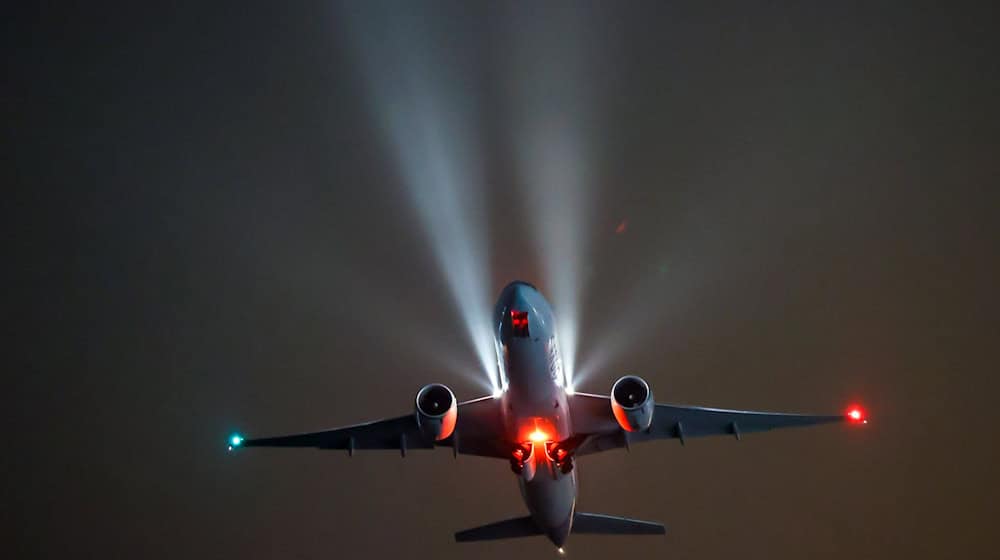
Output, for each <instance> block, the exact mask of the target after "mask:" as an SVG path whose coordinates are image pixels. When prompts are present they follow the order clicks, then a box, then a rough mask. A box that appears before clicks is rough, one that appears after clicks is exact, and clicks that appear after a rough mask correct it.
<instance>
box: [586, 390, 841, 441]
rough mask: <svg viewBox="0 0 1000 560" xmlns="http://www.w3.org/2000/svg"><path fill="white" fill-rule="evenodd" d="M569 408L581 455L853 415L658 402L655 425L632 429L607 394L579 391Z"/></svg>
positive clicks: (809, 424) (788, 426)
mask: <svg viewBox="0 0 1000 560" xmlns="http://www.w3.org/2000/svg"><path fill="white" fill-rule="evenodd" d="M569 409H570V415H571V418H572V421H573V431H574V438H576V440H577V441H579V444H578V446H577V447H576V450H575V454H576V455H588V454H591V453H599V452H601V451H606V450H609V449H617V448H620V447H628V446H629V445H631V444H632V443H639V442H643V441H650V440H654V439H679V440H680V442H681V443H682V444H683V443H684V440H685V439H687V438H695V437H703V436H721V435H729V436H733V437H735V438H737V439H740V438H741V437H742V435H743V434H749V433H753V432H764V431H768V430H775V429H779V428H794V427H799V426H813V425H816V424H827V423H832V422H844V421H847V420H848V419H849V418H848V417H847V416H846V415H843V414H837V415H820V416H815V415H808V414H787V413H781V412H753V411H746V410H725V409H721V408H704V407H699V406H680V405H672V404H657V405H656V409H655V411H654V412H653V421H652V423H651V424H650V426H649V429H647V430H644V431H640V432H626V431H624V430H623V429H622V428H621V426H619V425H618V422H617V420H615V417H614V414H613V413H612V412H611V401H610V398H609V397H607V396H603V395H590V394H586V393H576V394H575V395H572V396H570V397H569Z"/></svg>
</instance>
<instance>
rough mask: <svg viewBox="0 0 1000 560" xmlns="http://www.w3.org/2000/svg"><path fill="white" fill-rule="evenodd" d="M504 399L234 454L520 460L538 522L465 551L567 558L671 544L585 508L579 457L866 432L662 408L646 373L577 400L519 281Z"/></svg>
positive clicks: (428, 397)
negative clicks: (535, 552) (604, 548)
mask: <svg viewBox="0 0 1000 560" xmlns="http://www.w3.org/2000/svg"><path fill="white" fill-rule="evenodd" d="M493 328H494V333H493V334H494V342H495V347H496V353H497V365H498V367H499V383H498V385H499V390H498V391H496V392H494V394H492V395H487V396H484V397H480V398H477V399H472V400H469V401H465V402H461V403H460V402H457V400H456V399H455V395H454V393H452V391H451V389H449V388H448V387H447V386H445V385H442V384H440V383H432V384H430V385H426V386H424V387H423V388H421V389H420V390H419V391H418V392H417V394H416V399H415V403H414V412H413V413H410V414H405V415H403V416H398V417H395V418H388V419H384V420H377V421H375V422H368V423H364V424H356V425H353V426H347V427H343V428H336V429H332V430H323V431H319V432H311V433H303V434H296V435H286V436H278V437H266V438H259V439H246V438H244V437H243V436H240V435H233V436H231V437H230V440H229V449H230V450H233V449H235V448H241V447H312V448H319V449H340V450H346V451H347V454H348V455H354V453H355V451H358V450H369V449H389V450H397V451H399V453H400V454H401V455H402V456H403V457H405V456H406V454H407V453H408V452H410V451H411V450H415V449H433V448H436V447H450V448H451V450H452V453H453V454H454V456H455V457H456V458H457V457H458V455H459V454H466V455H475V456H481V457H493V458H496V459H503V460H506V461H508V462H509V463H510V468H511V470H512V471H513V473H514V474H515V475H516V476H517V480H518V484H519V486H520V490H521V496H522V498H523V500H524V503H525V505H526V506H527V509H528V512H529V515H526V516H523V517H515V518H512V519H507V520H503V521H499V522H496V523H491V524H488V525H483V526H480V527H476V528H472V529H467V530H464V531H459V532H457V533H455V540H456V541H457V542H475V541H486V540H498V539H508V538H515V537H530V536H544V537H547V538H548V539H549V540H550V541H552V543H553V544H554V545H555V546H556V547H557V548H558V551H559V552H560V553H563V552H564V549H563V547H564V544H565V543H566V540H567V538H568V537H569V535H570V533H573V534H601V535H662V534H665V532H666V530H665V528H664V526H663V525H661V524H659V523H655V522H652V521H642V520H638V519H628V518H624V517H616V516H610V515H600V514H594V513H584V512H579V511H576V499H577V477H576V475H577V472H576V470H575V469H574V466H575V463H576V460H577V459H578V458H581V457H584V456H586V455H591V454H594V453H600V452H602V451H607V450H611V449H619V448H623V447H624V448H626V449H627V448H629V447H630V446H631V445H633V444H637V443H641V442H646V441H651V440H659V439H677V440H679V441H680V443H681V444H684V442H685V441H686V440H687V439H689V438H697V437H702V436H715V435H728V436H731V437H735V438H736V439H741V438H742V437H743V435H744V434H750V433H754V432H762V431H767V430H773V429H778V428H792V427H798V426H811V425H817V424H827V423H833V422H847V423H851V424H866V423H867V422H868V420H867V418H866V415H865V412H864V411H863V410H862V409H861V408H860V407H858V406H852V407H850V408H849V410H848V411H847V413H846V414H831V415H822V416H813V415H804V414H789V413H775V412H752V411H743V410H724V409H719V408H703V407H697V406H681V405H674V404H660V403H657V402H656V401H655V400H654V399H653V392H652V390H651V389H650V386H649V384H648V383H647V382H646V381H645V380H644V379H642V378H641V377H638V376H636V375H626V376H624V377H621V378H620V379H618V380H617V381H615V383H614V384H613V385H612V386H611V391H610V394H608V395H594V394H587V393H579V392H575V391H574V390H573V389H572V387H569V386H567V385H566V378H565V375H564V371H563V367H562V358H561V354H560V352H559V346H558V343H557V338H556V331H555V321H554V315H553V311H552V308H551V306H550V305H549V303H548V302H547V301H546V299H545V297H544V296H542V294H541V293H540V292H539V291H538V290H537V289H536V288H535V287H534V286H533V285H531V284H529V283H527V282H523V281H515V282H512V283H510V284H508V285H507V286H506V287H505V288H504V289H503V291H502V292H501V293H500V297H499V299H498V301H497V304H496V307H495V310H494V315H493Z"/></svg>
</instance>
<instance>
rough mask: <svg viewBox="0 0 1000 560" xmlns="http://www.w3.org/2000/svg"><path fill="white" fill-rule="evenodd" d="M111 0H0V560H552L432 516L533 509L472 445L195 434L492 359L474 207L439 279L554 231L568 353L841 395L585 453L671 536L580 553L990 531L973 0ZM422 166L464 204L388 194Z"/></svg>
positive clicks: (687, 392) (717, 388)
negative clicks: (854, 409) (569, 292)
mask: <svg viewBox="0 0 1000 560" xmlns="http://www.w3.org/2000/svg"><path fill="white" fill-rule="evenodd" d="M137 4H143V5H142V6H138V5H136V6H131V5H130V6H128V7H120V8H111V7H93V6H90V5H89V3H80V4H78V5H73V4H70V3H66V4H64V5H62V6H55V5H47V6H46V7H38V6H20V7H18V8H16V11H13V12H12V11H8V12H7V13H5V17H4V18H3V21H2V24H0V25H2V26H3V27H2V31H0V42H2V44H3V62H4V68H5V72H4V80H3V81H2V84H3V86H2V104H0V108H2V112H3V114H2V118H0V126H2V127H3V131H4V134H3V136H4V139H5V140H6V141H5V142H4V143H5V144H6V148H5V149H4V157H3V166H2V167H3V184H4V186H5V187H6V188H5V189H4V196H3V205H2V207H3V209H4V212H3V214H4V216H5V217H4V219H3V221H2V223H3V231H4V235H3V239H4V245H5V250H4V255H5V258H4V261H5V263H6V266H5V267H4V270H5V274H4V276H5V279H6V280H7V282H5V284H6V285H7V287H6V288H5V289H4V290H3V291H4V297H3V301H4V302H5V303H4V306H3V308H4V310H5V313H4V318H5V321H4V325H5V327H4V336H3V338H4V340H5V344H4V347H5V350H4V356H5V359H4V362H3V370H4V373H5V375H4V379H5V383H4V387H5V389H4V391H3V400H2V404H3V406H2V411H3V412H2V418H4V420H5V422H4V424H5V426H4V428H5V430H4V435H5V440H6V441H5V444H4V451H3V452H2V453H0V457H2V458H0V464H2V466H3V472H4V475H3V484H2V488H3V494H2V496H0V498H2V499H0V503H2V507H0V512H2V516H3V517H2V527H3V533H5V535H4V536H3V539H2V544H0V555H2V556H4V557H8V558H55V557H62V558H79V557H84V558H109V557H110V558H126V557H148V558H303V559H305V558H310V559H311V558H317V559H318V558H338V557H343V558H347V557H358V558H364V557H375V558H391V557H401V556H405V557H409V558H431V557H433V558H460V557H468V556H469V555H475V556H476V557H478V558H481V559H483V560H487V559H493V558H496V559H501V558H503V559H509V558H524V557H531V558H550V557H554V554H555V553H554V552H553V551H552V547H551V544H550V543H548V542H547V541H545V540H544V539H543V538H540V537H539V538H533V539H523V540H511V541H500V542H492V543H483V544H473V545H462V546H459V545H456V544H455V543H453V540H452V534H453V532H454V531H457V530H460V529H465V528H468V527H472V526H476V525H481V524H484V523H488V522H492V521H497V520H500V519H504V518H508V517H514V516H520V515H524V514H525V512H526V511H525V509H524V506H523V505H522V504H521V501H520V497H519V495H518V492H517V485H516V481H515V479H514V477H513V476H512V475H511V474H510V472H509V469H508V465H507V464H506V463H505V462H503V461H496V460H490V459H480V458H471V457H461V458H460V459H459V460H458V461H457V462H456V461H454V460H453V459H452V457H451V453H450V451H448V450H438V451H435V452H429V453H417V452H413V453H410V455H409V456H408V457H407V458H406V459H401V458H400V457H399V454H398V453H395V452H369V453H359V454H357V455H356V456H355V457H354V458H351V459H348V457H347V456H346V454H344V453H340V452H321V451H315V450H266V449H265V450H244V451H242V452H240V453H237V454H229V453H227V452H226V450H225V444H224V442H225V438H226V436H227V435H228V434H229V433H231V432H232V431H233V430H242V431H244V432H245V433H248V434H251V435H259V436H263V435H273V434H281V433H293V432H297V431H305V430H313V429H321V428H328V427H333V426H338V425H343V424H350V423H355V422H359V421H363V420H371V419H377V418H380V417H385V416H394V415H399V414H405V413H407V412H409V411H410V410H412V406H413V405H412V403H413V397H414V394H415V392H416V391H417V390H418V389H419V387H420V386H422V385H424V384H426V383H430V382H434V381H439V382H444V383H446V384H448V385H449V386H451V387H452V389H453V390H454V391H455V393H456V394H457V395H458V397H459V398H460V399H463V400H464V399H468V398H473V397H477V396H480V395H482V394H484V393H485V392H486V390H485V389H484V376H483V375H482V373H481V372H480V371H479V368H478V366H477V359H476V356H475V351H474V349H473V348H472V347H471V345H470V344H469V342H468V337H467V336H466V332H465V330H464V328H463V322H462V316H461V313H460V311H459V310H458V308H456V306H455V304H454V300H455V296H454V287H453V286H452V285H451V284H450V283H449V281H448V278H449V276H448V275H447V274H446V273H445V272H443V270H448V271H452V270H462V269H461V266H464V265H463V264H462V263H458V262H452V261H453V259H457V258H459V257H460V255H459V254H457V253H452V252H450V251H447V250H446V251H443V254H444V256H443V257H442V256H441V254H442V251H437V252H436V250H435V247H437V245H435V243H438V244H440V242H442V239H444V240H445V241H447V240H449V239H450V240H455V239H466V238H468V239H474V238H477V236H478V238H481V239H483V240H485V241H484V244H483V246H482V247H480V248H479V249H474V250H473V251H472V253H471V254H474V255H477V256H478V257H479V258H480V259H481V260H482V261H483V263H484V266H483V267H481V268H482V270H481V271H480V272H481V273H482V281H481V282H478V283H477V284H476V285H475V286H471V288H470V289H471V291H472V292H473V293H477V294H480V293H481V294H485V297H486V298H487V299H485V300H477V301H475V302H470V305H474V306H475V305H479V306H483V305H485V306H489V305H492V299H493V298H495V297H496V294H497V293H498V291H499V290H500V288H501V287H502V286H503V285H504V284H506V283H507V282H508V281H510V280H513V279H516V278H521V279H524V280H528V281H533V282H535V283H537V284H538V286H539V288H540V289H541V290H542V291H543V292H546V293H552V292H553V291H558V290H553V289H552V286H551V285H549V284H547V276H546V273H545V270H548V269H552V268H556V269H559V270H564V271H565V270H568V269H565V268H562V269H560V268H559V267H561V266H563V264H564V263H565V264H566V266H570V265H574V266H576V268H577V269H578V270H577V271H576V272H574V274H572V275H569V277H570V278H572V279H573V280H574V285H575V286H576V287H577V289H578V290H579V302H580V308H579V314H578V315H579V317H578V319H579V321H578V323H579V344H578V346H579V352H578V356H579V359H578V364H579V365H583V364H585V363H586V362H587V361H588V356H590V357H591V358H592V359H591V361H590V363H591V364H597V365H594V366H593V367H592V370H593V371H589V372H588V373H587V374H586V377H585V378H583V379H580V383H579V385H580V387H579V388H580V389H581V390H585V391H589V392H599V393H606V392H608V391H609V389H610V386H611V383H612V382H613V381H614V379H616V378H617V377H619V376H620V375H623V374H625V373H636V374H639V375H642V376H643V377H645V378H646V379H647V380H648V381H649V382H650V384H651V386H652V388H653V391H654V392H655V394H656V396H657V398H658V400H660V401H663V402H676V403H688V404H703V405H707V406H719V407H731V408H747V409H760V410H786V411H801V412H815V413H838V412H841V411H842V410H844V408H845V407H846V406H847V405H848V404H849V403H851V402H855V401H856V402H861V403H863V404H865V405H866V406H867V407H868V409H869V410H870V414H871V416H872V418H873V422H872V423H871V424H870V425H869V426H867V427H866V428H865V429H863V430H857V429H848V428H846V427H840V426H832V427H821V428H816V429H811V430H801V431H787V432H779V433H771V434H761V435H755V436H748V437H746V438H744V440H743V441H742V442H736V441H734V440H732V439H729V438H720V439H702V440H694V441H688V444H687V446H686V447H683V448H682V447H681V446H680V445H679V444H678V443H677V442H675V441H666V442H657V443H649V444H644V445H643V446H640V447H635V448H633V450H632V452H631V453H630V454H627V453H626V452H625V451H614V452H608V453H605V454H601V455H598V456H593V457H587V458H585V459H582V460H581V461H579V463H578V472H579V474H580V477H581V478H580V481H581V487H580V500H579V502H578V508H579V509H580V510H581V511H588V512H598V513H607V514H617V515H627V516H633V517H638V518H643V519H651V520H657V521H660V522H663V523H664V524H666V526H667V531H668V533H667V536H666V537H665V538H661V537H644V538H615V537H592V536H575V537H571V538H570V540H569V542H568V544H567V549H568V551H569V554H570V556H571V557H572V558H581V559H582V558H603V559H607V558H610V557H613V556H610V555H614V554H628V555H629V556H633V555H634V556H635V557H638V558H654V557H655V558H678V559H680V558H691V559H699V560H701V559H708V558H735V557H739V558H741V559H758V558H760V559H765V558H766V559H774V558H810V559H812V560H823V559H838V560H843V559H844V558H851V559H852V560H862V559H880V560H882V559H904V558H905V559H912V558H962V557H967V558H984V557H988V556H991V555H994V554H995V553H996V542H995V535H996V528H995V525H996V519H997V518H998V515H1000V509H998V503H1000V484H998V482H997V468H998V464H1000V456H998V455H1000V453H998V451H997V449H998V445H997V443H996V438H997V433H998V432H997V426H998V425H1000V413H998V410H997V408H998V403H1000V382H998V374H1000V370H998V365H997V364H998V363H1000V319H998V316H1000V305H998V296H997V291H998V289H1000V225H998V221H1000V195H998V193H997V189H998V188H1000V184H998V179H1000V164H998V159H1000V144H998V140H997V139H998V138H1000V130H998V128H1000V127H998V125H997V123H998V121H1000V110H998V106H997V99H1000V71H998V70H1000V69H998V60H1000V57H998V49H997V42H998V41H997V38H996V36H997V32H996V21H997V17H996V16H997V14H996V13H994V12H993V10H992V8H988V7H984V6H987V3H984V4H983V5H982V6H975V5H968V6H966V5H960V3H956V2H944V3H939V5H938V6H937V7H921V6H917V5H916V3H913V2H897V3H890V2H878V3H870V2H859V3H847V2H844V3H841V2H827V3H822V4H824V6H819V4H821V3H817V2H804V3H788V4H784V3H781V2H767V3H749V2H732V3H704V2H657V3H639V2H629V3H622V4H618V3H610V2H608V3H599V4H598V3H584V2H581V3H573V4H569V5H558V4H555V3H548V2H546V3H542V4H540V5H534V4H532V3H517V4H493V5H490V6H486V5H485V4H480V3H474V4H472V5H467V4H466V3H459V2H456V3H433V4H425V5H416V4H409V3H407V4H401V5H398V6H393V5H385V6H376V7H372V6H370V5H368V4H362V3H360V2H359V3H346V4H329V3H314V4H306V3H294V4H295V5H294V6H293V7H280V6H277V5H272V6H265V7H261V6H257V7H255V6H251V5H248V4H247V3H233V4H231V5H229V6H220V5H206V4H208V3H201V2H194V3H186V4H185V5H177V6H171V7H164V8H151V7H149V6H145V5H144V4H146V3H137ZM470 4H471V3H470ZM751 4H754V5H753V6H751ZM873 4H877V5H873ZM806 5H808V6H806ZM406 76H409V78H406ZM397 78H399V80H398V82H397V81H396V79H397ZM414 83H416V84H418V85H419V84H423V85H422V87H424V88H425V89H424V90H421V91H416V92H415V91H414V90H413V87H412V86H413V84H414ZM418 89H419V88H418ZM417 93H423V94H425V95H426V97H419V96H418V95H416V94H417ZM421 100H422V101H421ZM418 101H420V102H419V103H418ZM529 102H530V103H531V106H530V107H527V108H526V106H525V104H527V103H529ZM421 103H424V104H423V105H422V104H421ZM421 107H424V108H427V111H423V110H422V109H421ZM400 115H402V119H403V120H399V119H400V118H401V117H400ZM407 119H409V120H407ZM411 122H425V125H426V126H427V127H428V129H429V130H438V132H439V133H440V138H439V140H440V142H439V144H434V143H424V142H421V141H420V140H419V138H418V139H417V141H413V138H412V136H413V135H411V136H407V134H408V133H411V132H414V130H415V129H414V127H412V126H410V124H409V123H411ZM439 123H451V124H449V125H448V126H443V125H442V126H441V127H440V128H435V127H437V126H438V124H439ZM456 123H457V125H456ZM515 124H517V126H515ZM452 125H454V126H452ZM536 125H537V126H536ZM393 127H396V128H393ZM454 129H460V130H462V131H463V134H464V136H462V137H461V138H458V137H456V136H455V135H452V134H450V133H449V131H450V130H454ZM420 130H422V129H419V128H417V129H416V131H417V132H419V131H420ZM538 131H542V132H538ZM543 132H544V134H543ZM549 134H551V136H549ZM440 146H444V147H445V149H435V148H438V147H440ZM449 147H450V148H449ZM550 149H551V151H552V152H553V153H559V154H562V156H561V158H560V159H558V160H551V159H550V158H549V153H550V152H549V150H550ZM427 154H431V157H426V156H427ZM441 162H445V164H443V165H445V167H444V168H448V167H447V166H449V165H465V166H467V167H470V168H471V167H474V168H475V170H476V171H475V173H471V174H470V175H469V176H474V177H475V180H465V178H464V177H460V178H459V179H460V180H459V181H458V183H459V184H460V185H461V186H460V190H461V192H462V193H465V194H463V195H462V196H466V195H470V193H474V194H475V196H476V197H478V198H479V200H480V201H481V203H482V208H483V211H482V212H481V213H479V214H474V215H471V216H467V217H466V219H465V221H464V223H465V224H466V226H467V227H468V228H469V229H470V230H475V231H462V230H460V229H457V230H456V229H455V228H452V229H450V230H447V231H446V232H445V233H446V234H447V235H445V236H444V238H435V237H434V234H433V233H430V232H429V231H428V230H429V225H430V224H431V223H432V222H434V220H428V219H427V216H426V215H425V214H421V213H420V211H419V210H418V209H417V208H416V202H417V201H421V200H422V201H424V202H429V203H430V206H429V208H430V211H431V212H432V213H433V212H436V211H441V210H442V209H446V208H448V207H449V204H450V199H448V197H446V196H442V195H441V192H440V191H434V192H435V193H436V194H434V195H433V197H437V198H428V197H430V196H432V195H430V194H427V193H426V192H424V191H421V190H420V189H422V188H427V187H426V185H424V186H421V185H420V184H419V181H416V180H415V179H414V176H419V175H420V174H421V173H422V172H423V171H425V170H427V169H437V168H435V167H433V166H435V165H438V164H441ZM456 162H460V163H456ZM461 162H465V163H461ZM469 162H474V163H469ZM546 173H555V174H556V175H559V174H560V173H565V174H566V175H567V176H569V177H574V179H573V180H572V181H569V182H568V184H570V185H571V187H572V188H569V189H567V188H565V185H564V186H563V188H560V189H556V190H552V191H549V190H544V189H545V188H546V187H545V186H544V185H541V186H540V185H539V184H536V182H535V181H536V179H537V177H539V176H541V177H545V176H546ZM544 182H545V181H542V183H544ZM429 184H435V185H436V183H434V181H430V182H429ZM576 185H578V187H577V186H576ZM553 188H555V187H553ZM414 189H416V190H414ZM415 193H416V196H414V194H415ZM421 193H423V194H421ZM553 193H554V194H553ZM538 195H541V196H538ZM470 196H471V195H470ZM539 200H542V201H547V202H545V204H547V205H548V206H545V205H540V204H539ZM551 208H561V209H563V211H559V212H552V213H549V211H548V210H550V209H551ZM567 209H568V210H567ZM578 209H579V211H577V210H578ZM574 220H576V223H575V227H576V228H578V229H577V230H574V231H571V232H570V233H565V232H569V231H570V230H569V229H566V228H568V227H569V224H570V223H572V222H573V221H574ZM539 221H541V222H543V223H545V224H547V226H546V227H548V228H550V229H553V230H555V231H556V232H557V234H558V235H557V239H559V240H560V242H559V243H547V242H548V241H551V239H550V238H545V239H540V237H539V235H538V228H537V227H535V226H533V225H532V224H537V223H538V222H539ZM564 226H565V227H564ZM558 232H563V233H561V234H560V233H558ZM560 243H561V244H563V245H564V247H560ZM553 246H554V247H555V249H553ZM563 249H565V250H567V251H571V252H572V251H575V252H576V253H575V254H576V255H578V259H577V260H575V261H573V262H572V263H571V262H570V260H569V257H568V256H567V257H566V259H567V260H565V261H564V260H562V259H563V256H564V255H563V253H562V250H563ZM568 254H570V253H567V255H568ZM452 267H457V268H452ZM574 270H576V269H574ZM467 287H468V286H467ZM556 311H557V313H558V312H559V310H558V309H557V310H556ZM486 320H488V318H487V317H483V321H486ZM598 357H599V358H600V359H598ZM362 555H365V556H362Z"/></svg>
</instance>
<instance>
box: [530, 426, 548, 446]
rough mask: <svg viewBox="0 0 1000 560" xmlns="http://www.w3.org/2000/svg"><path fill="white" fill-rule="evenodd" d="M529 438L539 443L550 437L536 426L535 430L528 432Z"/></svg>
mask: <svg viewBox="0 0 1000 560" xmlns="http://www.w3.org/2000/svg"><path fill="white" fill-rule="evenodd" d="M528 439H530V440H531V441H533V442H535V443H539V442H543V441H545V440H547V439H549V434H547V433H545V432H543V431H541V430H539V429H537V428H535V431H533V432H531V433H530V434H528Z"/></svg>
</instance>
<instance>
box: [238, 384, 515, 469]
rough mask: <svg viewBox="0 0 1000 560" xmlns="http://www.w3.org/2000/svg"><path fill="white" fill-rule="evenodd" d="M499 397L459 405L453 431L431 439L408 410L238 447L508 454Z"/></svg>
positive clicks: (242, 443) (246, 441)
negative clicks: (446, 449) (448, 449)
mask: <svg viewBox="0 0 1000 560" xmlns="http://www.w3.org/2000/svg"><path fill="white" fill-rule="evenodd" d="M499 403H500V401H498V400H496V399H493V398H492V397H483V398H479V399H474V400H471V401H466V402H463V403H460V404H459V405H458V423H457V424H456V426H455V432H454V435H452V436H451V437H449V438H447V439H445V440H443V441H433V440H432V439H430V438H427V437H426V436H424V434H423V433H422V432H421V431H420V427H419V426H418V425H417V420H416V416H415V415H413V414H407V415H406V416H399V417H396V418H387V419H385V420H377V421H375V422H367V423H364V424H355V425H353V426H345V427H343V428H334V429H331V430H322V431H318V432H308V433H302V434H293V435H286V436H276V437H265V438H251V439H242V440H241V441H240V443H239V447H313V448H317V449H344V450H348V451H349V452H353V451H354V450H369V449H393V450H399V451H401V452H402V453H404V454H405V452H406V451H407V450H410V449H433V448H434V447H438V446H440V447H452V448H454V449H455V450H456V454H457V453H462V454H465V455H477V456H482V457H498V458H504V459H506V458H507V455H508V452H509V447H510V446H509V445H507V444H506V443H505V442H504V438H503V435H504V431H503V421H502V419H501V415H500V412H501V411H500V404H499Z"/></svg>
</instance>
